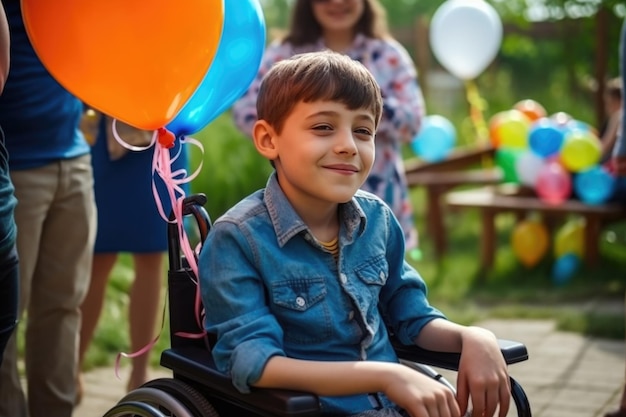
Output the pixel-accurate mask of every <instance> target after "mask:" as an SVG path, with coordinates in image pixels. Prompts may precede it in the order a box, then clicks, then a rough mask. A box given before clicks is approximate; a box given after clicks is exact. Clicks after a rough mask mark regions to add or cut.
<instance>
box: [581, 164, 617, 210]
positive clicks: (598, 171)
mask: <svg viewBox="0 0 626 417" xmlns="http://www.w3.org/2000/svg"><path fill="white" fill-rule="evenodd" d="M615 184H616V180H615V177H614V176H613V175H611V174H610V173H609V172H608V171H607V170H606V169H605V168H604V167H602V166H601V165H595V166H593V167H591V168H589V169H587V170H585V171H581V172H579V173H578V174H576V176H575V177H574V191H575V192H576V195H577V196H578V198H580V199H581V200H582V201H584V202H585V203H587V204H602V203H604V202H605V201H607V200H609V199H610V198H611V197H612V196H613V193H614V192H615Z"/></svg>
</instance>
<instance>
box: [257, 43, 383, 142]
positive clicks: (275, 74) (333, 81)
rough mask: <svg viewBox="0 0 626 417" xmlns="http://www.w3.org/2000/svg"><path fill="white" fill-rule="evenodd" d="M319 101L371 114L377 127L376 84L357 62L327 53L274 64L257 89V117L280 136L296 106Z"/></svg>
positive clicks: (378, 95) (379, 100)
mask: <svg viewBox="0 0 626 417" xmlns="http://www.w3.org/2000/svg"><path fill="white" fill-rule="evenodd" d="M318 100H327V101H336V102H339V103H342V104H344V105H345V106H346V107H348V108H349V109H350V110H356V109H367V110H370V111H371V112H372V114H373V115H374V120H375V121H376V127H378V123H379V121H380V117H381V114H382V107H383V101H382V96H381V93H380V87H379V86H378V84H377V83H376V80H375V79H374V77H373V76H372V74H371V73H370V72H369V71H368V70H367V68H365V66H363V65H362V64H361V63H360V62H358V61H354V60H353V59H351V58H350V57H348V56H347V55H343V54H339V53H336V52H330V51H323V52H309V53H304V54H298V55H294V56H293V57H291V58H289V59H285V60H283V61H279V62H278V63H276V64H274V66H273V67H272V68H271V69H270V70H269V71H268V72H267V74H266V75H265V77H264V78H263V81H262V82H261V87H260V88H259V94H258V97H257V103H256V108H257V117H258V119H259V120H265V121H266V122H268V123H269V124H270V125H272V127H273V128H274V129H275V130H276V131H277V132H278V133H280V132H281V130H282V128H283V124H284V122H285V119H286V118H287V117H288V116H289V114H290V113H291V111H292V110H293V108H294V107H295V106H296V104H298V103H299V102H301V101H303V102H312V101H318Z"/></svg>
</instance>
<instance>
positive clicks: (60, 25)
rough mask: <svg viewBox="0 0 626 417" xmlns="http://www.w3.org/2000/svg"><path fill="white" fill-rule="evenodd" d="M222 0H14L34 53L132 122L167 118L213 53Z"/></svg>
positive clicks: (158, 122)
mask: <svg viewBox="0 0 626 417" xmlns="http://www.w3.org/2000/svg"><path fill="white" fill-rule="evenodd" d="M223 2H224V0H185V1H172V0H149V1H143V2H137V1H129V0H107V1H87V0H22V16H23V18H24V23H25V25H26V30H27V32H28V36H29V38H30V40H31V43H32V44H33V47H34V49H35V52H36V53H37V55H38V56H39V58H40V59H41V61H42V62H43V64H44V66H45V67H46V68H47V69H48V71H49V72H50V74H52V76H53V77H54V78H55V79H56V80H57V81H58V82H59V83H60V84H61V85H63V86H64V87H65V88H66V89H67V90H68V91H70V92H71V93H72V94H74V95H75V96H77V97H78V98H80V99H81V100H83V101H84V102H85V103H87V104H88V105H90V106H92V107H94V108H96V109H98V110H100V111H102V112H103V113H106V114H108V115H110V116H112V117H114V118H116V119H119V120H121V121H123V122H125V123H127V124H129V125H132V126H135V127H137V128H140V129H146V130H153V129H157V128H159V127H162V126H165V125H166V124H167V123H168V122H169V121H171V120H172V119H174V117H175V116H176V114H177V113H178V111H180V109H181V108H182V107H183V106H184V105H185V103H186V102H187V101H188V99H189V98H190V97H191V95H192V94H193V93H194V91H195V89H196V87H197V86H198V85H199V84H200V82H201V81H202V79H203V77H204V75H205V74H206V73H207V71H208V68H209V66H210V64H211V62H212V60H213V57H214V55H215V52H216V50H217V47H218V44H219V41H220V37H221V32H222V26H223V21H224V3H223Z"/></svg>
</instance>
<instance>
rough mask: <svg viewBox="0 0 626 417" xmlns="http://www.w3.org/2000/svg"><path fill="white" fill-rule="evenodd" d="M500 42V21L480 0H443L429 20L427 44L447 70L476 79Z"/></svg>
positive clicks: (493, 11) (496, 50)
mask: <svg viewBox="0 0 626 417" xmlns="http://www.w3.org/2000/svg"><path fill="white" fill-rule="evenodd" d="M501 42H502V21H501V20H500V16H499V15H498V13H497V12H496V11H495V9H494V8H493V7H492V6H491V5H490V4H488V3H486V2H485V1H484V0H447V1H446V2H444V3H443V4H442V5H441V6H439V8H438V9H437V11H436V12H435V14H434V15H433V18H432V21H431V23H430V46H431V48H432V50H433V53H434V54H435V57H436V58H437V60H438V61H439V63H440V64H441V65H443V66H444V67H445V68H446V69H447V70H448V71H449V72H450V73H452V74H453V75H455V76H456V77H458V78H461V79H463V80H471V79H473V78H476V77H477V76H478V75H479V74H480V73H481V72H483V71H484V70H485V69H486V68H487V66H489V64H490V63H491V61H493V59H494V58H495V56H496V54H497V53H498V50H499V49H500V44H501Z"/></svg>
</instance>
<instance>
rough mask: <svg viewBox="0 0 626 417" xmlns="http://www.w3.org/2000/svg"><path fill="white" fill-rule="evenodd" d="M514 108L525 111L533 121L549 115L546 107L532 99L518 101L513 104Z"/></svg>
mask: <svg viewBox="0 0 626 417" xmlns="http://www.w3.org/2000/svg"><path fill="white" fill-rule="evenodd" d="M513 108H514V109H516V110H519V111H521V112H522V113H524V114H525V115H526V117H528V118H529V119H530V120H531V121H535V120H538V119H541V118H542V117H547V115H548V114H547V113H546V109H545V108H544V107H543V106H542V105H541V104H539V103H538V102H536V101H535V100H531V99H525V100H522V101H518V102H517V103H515V104H514V105H513Z"/></svg>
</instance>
